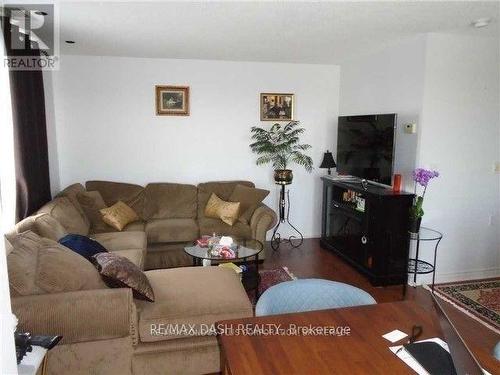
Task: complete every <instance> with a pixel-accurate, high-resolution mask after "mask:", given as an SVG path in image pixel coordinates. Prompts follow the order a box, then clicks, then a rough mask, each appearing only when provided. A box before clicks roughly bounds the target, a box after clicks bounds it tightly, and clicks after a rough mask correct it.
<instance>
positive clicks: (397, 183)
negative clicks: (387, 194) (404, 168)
mask: <svg viewBox="0 0 500 375" xmlns="http://www.w3.org/2000/svg"><path fill="white" fill-rule="evenodd" d="M392 190H393V191H394V192H395V193H399V192H400V191H401V175H400V174H398V173H397V174H395V175H394V182H393V184H392Z"/></svg>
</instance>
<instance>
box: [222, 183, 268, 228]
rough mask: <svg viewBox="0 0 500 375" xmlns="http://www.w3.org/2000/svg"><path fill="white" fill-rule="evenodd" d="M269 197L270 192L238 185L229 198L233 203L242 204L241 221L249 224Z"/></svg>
mask: <svg viewBox="0 0 500 375" xmlns="http://www.w3.org/2000/svg"><path fill="white" fill-rule="evenodd" d="M268 195H269V190H264V189H257V188H252V187H248V186H244V185H239V184H238V185H236V186H235V188H234V190H233V193H232V194H231V196H230V197H229V200H230V201H231V202H240V217H239V221H241V222H242V223H244V224H249V223H250V219H251V218H252V215H253V213H254V212H255V210H256V209H257V207H259V205H260V204H261V203H262V201H263V200H264V198H265V197H267V196H268Z"/></svg>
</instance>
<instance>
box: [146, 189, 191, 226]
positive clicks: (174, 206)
mask: <svg viewBox="0 0 500 375" xmlns="http://www.w3.org/2000/svg"><path fill="white" fill-rule="evenodd" d="M196 207H197V189H196V186H194V185H186V184H172V183H154V184H148V185H147V186H146V188H145V190H144V218H146V219H148V220H149V219H171V218H179V219H180V218H183V219H194V218H196Z"/></svg>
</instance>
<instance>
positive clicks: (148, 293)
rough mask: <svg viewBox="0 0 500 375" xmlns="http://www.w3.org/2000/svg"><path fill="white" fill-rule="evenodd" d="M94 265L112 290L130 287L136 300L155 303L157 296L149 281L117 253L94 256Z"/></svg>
mask: <svg viewBox="0 0 500 375" xmlns="http://www.w3.org/2000/svg"><path fill="white" fill-rule="evenodd" d="M91 260H92V263H94V264H95V266H96V268H97V270H98V271H99V273H100V274H101V275H102V276H103V278H104V280H105V282H106V284H107V285H108V286H110V287H111V288H123V287H128V288H131V289H132V292H133V294H134V298H138V299H143V300H146V301H149V302H154V300H155V295H154V292H153V289H152V288H151V285H150V284H149V280H148V278H147V277H146V275H145V274H144V272H142V270H141V269H140V268H139V267H137V266H136V265H135V264H134V263H132V262H131V261H130V260H128V259H127V258H125V257H122V256H120V255H118V254H117V253H99V254H96V255H94V256H93V257H92V258H91Z"/></svg>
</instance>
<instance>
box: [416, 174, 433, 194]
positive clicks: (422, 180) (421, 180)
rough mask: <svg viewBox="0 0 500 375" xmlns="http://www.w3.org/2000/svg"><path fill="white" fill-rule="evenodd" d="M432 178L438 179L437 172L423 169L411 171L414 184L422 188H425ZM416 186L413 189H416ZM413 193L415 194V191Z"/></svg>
mask: <svg viewBox="0 0 500 375" xmlns="http://www.w3.org/2000/svg"><path fill="white" fill-rule="evenodd" d="M434 177H439V172H438V171H431V170H428V169H423V168H417V169H415V170H414V171H413V181H415V182H416V184H419V185H421V186H423V187H424V188H427V184H428V183H429V181H430V180H431V179H433V178H434ZM416 184H415V189H416V188H417V185H416ZM415 193H416V190H415ZM424 194H425V191H424Z"/></svg>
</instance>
